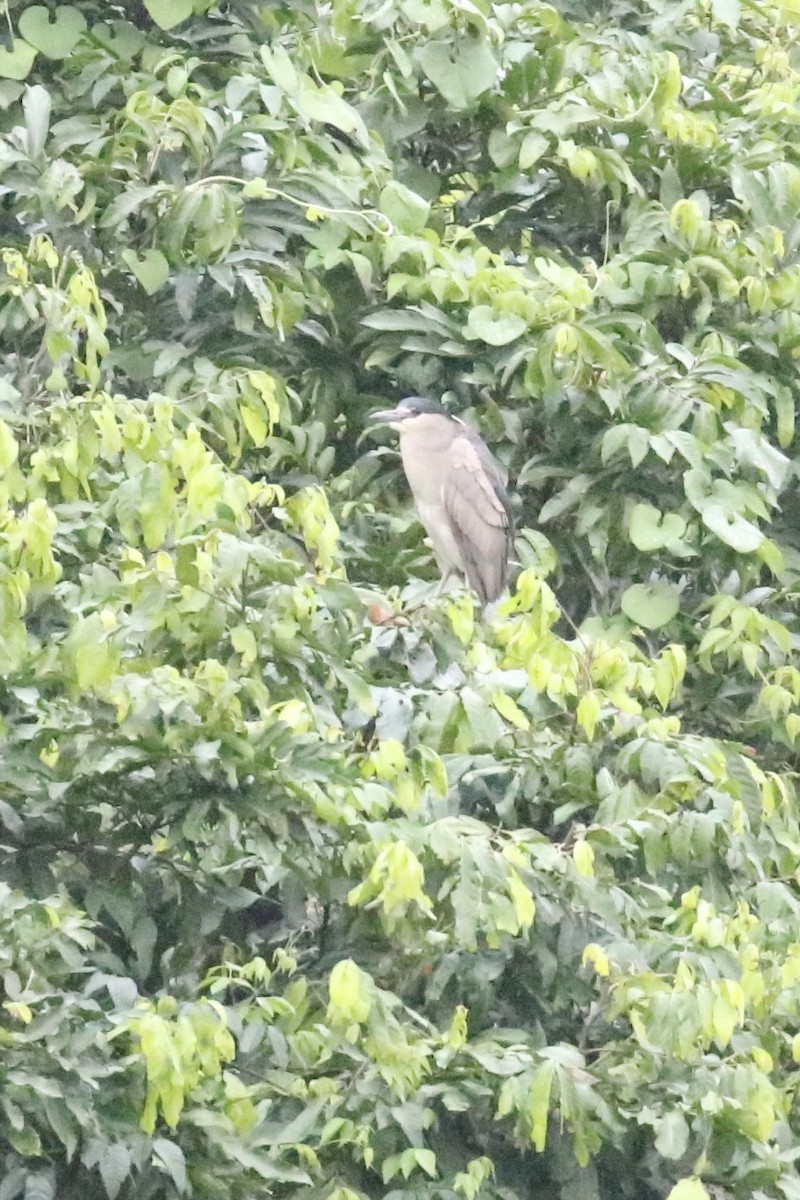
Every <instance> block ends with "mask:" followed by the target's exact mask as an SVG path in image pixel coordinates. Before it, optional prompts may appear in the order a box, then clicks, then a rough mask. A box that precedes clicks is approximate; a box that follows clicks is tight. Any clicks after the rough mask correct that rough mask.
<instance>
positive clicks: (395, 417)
mask: <svg viewBox="0 0 800 1200" xmlns="http://www.w3.org/2000/svg"><path fill="white" fill-rule="evenodd" d="M408 415H409V414H408V412H407V411H406V410H405V409H404V408H382V409H380V410H379V411H378V412H374V413H370V414H369V419H370V421H371V422H380V423H381V424H383V425H394V424H396V423H397V422H398V421H403V420H405V418H406V417H407V416H408Z"/></svg>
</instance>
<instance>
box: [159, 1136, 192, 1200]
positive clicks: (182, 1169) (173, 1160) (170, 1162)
mask: <svg viewBox="0 0 800 1200" xmlns="http://www.w3.org/2000/svg"><path fill="white" fill-rule="evenodd" d="M153 1162H154V1163H155V1164H156V1166H159V1167H162V1168H163V1169H164V1171H166V1173H167V1174H168V1175H169V1177H170V1179H171V1180H172V1182H173V1183H174V1184H175V1190H176V1191H177V1193H178V1195H179V1196H182V1195H183V1194H184V1193H185V1192H186V1190H187V1188H188V1179H187V1176H186V1159H185V1158H184V1155H183V1151H182V1150H181V1148H180V1146H179V1145H178V1144H177V1142H171V1141H170V1140H169V1138H156V1139H155V1140H154V1142H153Z"/></svg>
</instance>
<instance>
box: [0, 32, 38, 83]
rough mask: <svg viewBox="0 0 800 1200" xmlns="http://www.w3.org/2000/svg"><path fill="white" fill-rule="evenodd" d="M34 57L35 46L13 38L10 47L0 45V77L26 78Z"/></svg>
mask: <svg viewBox="0 0 800 1200" xmlns="http://www.w3.org/2000/svg"><path fill="white" fill-rule="evenodd" d="M35 58H36V48H35V47H34V46H31V45H30V43H29V42H25V41H23V39H22V38H14V41H13V44H12V46H11V49H7V48H6V47H5V46H0V79H27V77H28V75H29V74H30V69H31V67H32V66H33V63H34V59H35Z"/></svg>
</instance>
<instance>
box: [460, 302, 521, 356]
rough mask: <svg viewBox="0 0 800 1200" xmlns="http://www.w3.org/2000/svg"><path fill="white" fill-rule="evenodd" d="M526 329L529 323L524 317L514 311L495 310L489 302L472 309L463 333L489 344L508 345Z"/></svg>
mask: <svg viewBox="0 0 800 1200" xmlns="http://www.w3.org/2000/svg"><path fill="white" fill-rule="evenodd" d="M526 329H527V324H526V322H525V321H524V320H523V318H522V317H518V316H516V314H514V313H500V312H495V311H494V310H493V309H492V308H490V307H489V305H488V304H479V305H478V306H477V307H476V308H473V309H470V314H469V317H468V319H467V324H466V325H465V327H464V330H463V333H464V337H466V338H469V339H470V340H477V339H480V340H481V341H483V342H486V344H487V345H489V346H507V345H508V343H509V342H514V341H516V339H517V338H518V337H521V336H522V334H523V333H524V332H525V330H526Z"/></svg>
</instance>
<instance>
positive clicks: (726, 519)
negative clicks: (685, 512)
mask: <svg viewBox="0 0 800 1200" xmlns="http://www.w3.org/2000/svg"><path fill="white" fill-rule="evenodd" d="M701 515H702V518H703V524H704V525H705V526H706V528H707V529H710V530H711V532H712V533H715V534H716V535H717V537H718V538H719V539H720V541H723V542H725V543H726V545H728V546H732V547H733V549H734V550H738V551H739V553H740V554H752V553H753V552H754V551H755V550H758V548H759V546H761V544H762V542H763V541H764V534H763V533H762V532H761V530H760V529H759V528H758V526H757V525H753V523H752V522H751V521H748V520H747V519H746V518H745V517H743V516H742V515H741V513H737V512H731V511H730V509H727V508H724V507H723V506H722V505H721V504H706V505H705V506H704V507H703V510H702V513H701Z"/></svg>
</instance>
